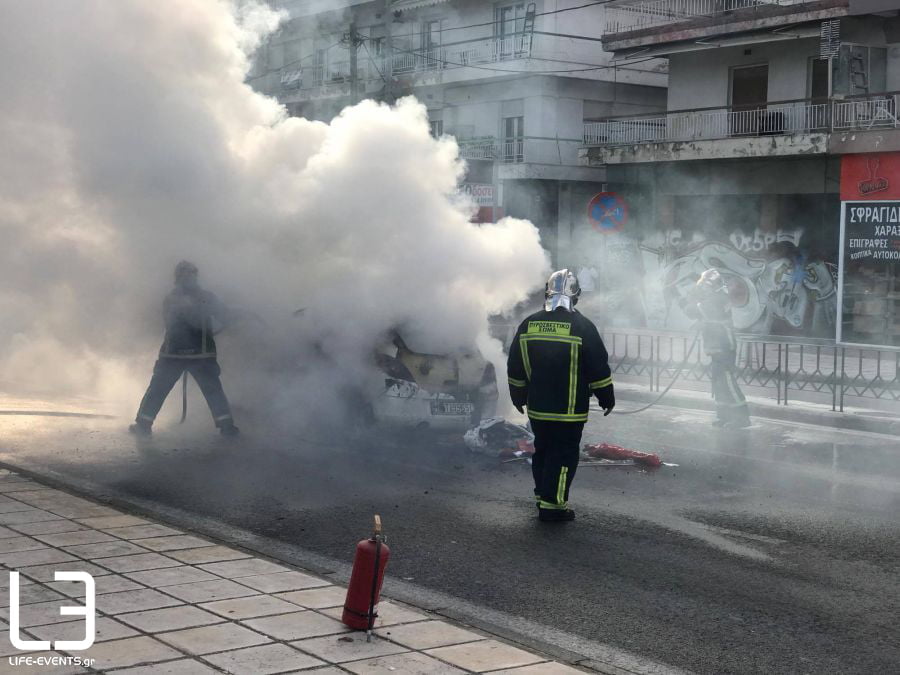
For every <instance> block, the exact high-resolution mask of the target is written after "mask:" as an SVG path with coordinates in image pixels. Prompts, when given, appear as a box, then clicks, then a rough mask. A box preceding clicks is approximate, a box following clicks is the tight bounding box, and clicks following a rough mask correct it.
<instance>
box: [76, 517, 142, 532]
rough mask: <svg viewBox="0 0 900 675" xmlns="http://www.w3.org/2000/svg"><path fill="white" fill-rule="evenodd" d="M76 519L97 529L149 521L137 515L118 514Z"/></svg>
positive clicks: (140, 523)
mask: <svg viewBox="0 0 900 675" xmlns="http://www.w3.org/2000/svg"><path fill="white" fill-rule="evenodd" d="M76 520H77V521H78V522H79V523H80V524H82V525H86V526H87V527H92V528H94V529H97V530H105V529H107V528H112V527H128V526H130V525H146V524H147V522H148V521H146V520H144V519H143V518H138V517H137V516H126V515H123V514H118V515H115V516H100V517H93V518H76Z"/></svg>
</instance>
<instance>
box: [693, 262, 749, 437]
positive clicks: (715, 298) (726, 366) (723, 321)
mask: <svg viewBox="0 0 900 675" xmlns="http://www.w3.org/2000/svg"><path fill="white" fill-rule="evenodd" d="M684 309H685V313H686V314H687V315H688V316H690V317H692V318H694V319H699V321H700V334H701V335H702V337H703V351H705V352H706V355H707V356H709V358H710V360H711V363H710V379H711V380H712V395H713V398H714V399H715V401H716V420H715V421H714V422H713V425H714V426H717V427H726V428H730V429H740V428H743V427H748V426H750V411H749V410H748V408H747V399H745V398H744V393H743V392H742V391H741V388H740V387H739V386H738V382H737V378H736V377H735V374H734V366H735V360H736V357H737V338H736V337H735V334H734V324H733V322H732V320H731V301H730V299H729V297H728V285H727V284H726V283H725V280H724V279H723V278H722V275H721V274H720V273H719V271H718V270H716V269H708V270H706V271H705V272H704V273H703V274H701V275H700V279H699V280H698V281H697V285H696V286H695V287H694V289H693V290H692V291H691V293H690V294H689V295H688V297H687V300H686V305H685V308H684Z"/></svg>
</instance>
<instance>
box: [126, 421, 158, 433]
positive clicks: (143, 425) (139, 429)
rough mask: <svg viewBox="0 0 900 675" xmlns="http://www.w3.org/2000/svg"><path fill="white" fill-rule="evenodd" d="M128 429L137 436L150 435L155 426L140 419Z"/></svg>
mask: <svg viewBox="0 0 900 675" xmlns="http://www.w3.org/2000/svg"><path fill="white" fill-rule="evenodd" d="M128 431H129V432H130V433H132V434H134V435H135V436H150V435H151V434H152V433H153V427H152V425H151V424H150V422H145V421H144V420H138V421H136V422H135V423H134V424H132V425H131V426H129V427H128Z"/></svg>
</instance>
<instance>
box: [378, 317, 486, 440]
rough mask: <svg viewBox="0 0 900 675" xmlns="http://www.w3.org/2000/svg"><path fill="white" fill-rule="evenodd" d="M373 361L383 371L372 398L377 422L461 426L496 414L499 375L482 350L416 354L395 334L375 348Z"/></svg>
mask: <svg viewBox="0 0 900 675" xmlns="http://www.w3.org/2000/svg"><path fill="white" fill-rule="evenodd" d="M375 363H376V365H377V366H378V368H379V369H380V370H381V372H383V373H384V375H385V378H384V388H383V389H382V390H381V391H379V392H378V394H377V395H376V396H374V398H373V399H372V400H371V412H372V417H373V418H374V420H375V421H377V422H383V423H387V424H398V425H401V426H411V427H417V428H432V429H438V430H458V429H463V428H469V427H471V426H472V425H474V424H478V422H480V421H481V420H482V419H484V418H486V417H492V416H493V415H494V412H495V410H496V407H497V398H498V390H497V376H496V373H495V369H494V365H493V364H492V363H490V362H489V361H488V360H487V359H485V358H484V356H483V355H482V354H481V353H480V352H478V351H474V352H458V353H453V354H425V353H420V352H415V351H413V350H412V349H410V348H409V347H408V346H407V345H406V343H405V342H404V341H403V338H401V337H400V335H398V334H396V333H395V334H393V335H391V336H390V338H389V339H388V340H387V341H386V342H385V344H383V345H381V346H380V347H379V348H378V349H377V350H376V354H375Z"/></svg>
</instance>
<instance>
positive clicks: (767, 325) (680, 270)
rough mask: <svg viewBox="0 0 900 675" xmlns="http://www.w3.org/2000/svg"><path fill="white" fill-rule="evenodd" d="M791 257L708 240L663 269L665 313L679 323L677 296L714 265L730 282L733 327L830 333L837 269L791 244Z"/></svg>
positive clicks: (669, 320)
mask: <svg viewBox="0 0 900 675" xmlns="http://www.w3.org/2000/svg"><path fill="white" fill-rule="evenodd" d="M791 249H792V250H790V255H783V256H779V257H774V258H770V259H763V258H757V257H752V256H750V255H748V254H747V253H745V252H744V251H741V250H738V249H737V248H735V247H734V246H731V245H728V244H723V243H719V242H707V243H704V244H701V245H699V246H697V247H693V248H691V249H690V250H688V251H686V252H684V253H683V254H682V255H680V256H679V257H678V258H676V259H675V260H673V261H672V262H670V263H668V264H667V265H666V266H665V267H664V269H663V271H662V293H663V299H664V306H665V309H666V317H665V318H664V320H663V324H671V323H673V319H675V322H677V323H683V321H678V318H679V317H673V316H672V314H673V313H674V314H677V313H679V312H680V305H679V302H678V301H679V300H680V299H681V298H683V297H684V296H685V295H686V294H687V293H688V291H689V290H690V289H691V288H692V287H693V285H694V284H695V283H696V280H697V278H698V277H699V276H700V273H701V272H703V270H706V269H709V268H710V267H715V268H717V269H718V270H719V271H720V272H721V273H722V276H723V277H724V278H725V281H726V282H727V284H728V291H729V297H730V298H731V304H732V319H733V320H734V325H735V328H737V330H739V331H742V332H747V333H761V334H767V335H768V334H773V333H778V332H780V330H779V328H780V327H781V326H786V327H789V329H791V330H793V331H797V332H804V333H807V334H810V335H823V336H829V335H833V334H834V326H835V317H836V313H837V292H836V291H837V281H836V279H837V269H836V267H835V265H833V264H832V263H829V262H826V261H824V260H821V259H809V258H807V257H806V256H805V255H804V254H803V253H802V252H801V251H800V249H797V248H796V247H795V246H793V245H792V246H791Z"/></svg>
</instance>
